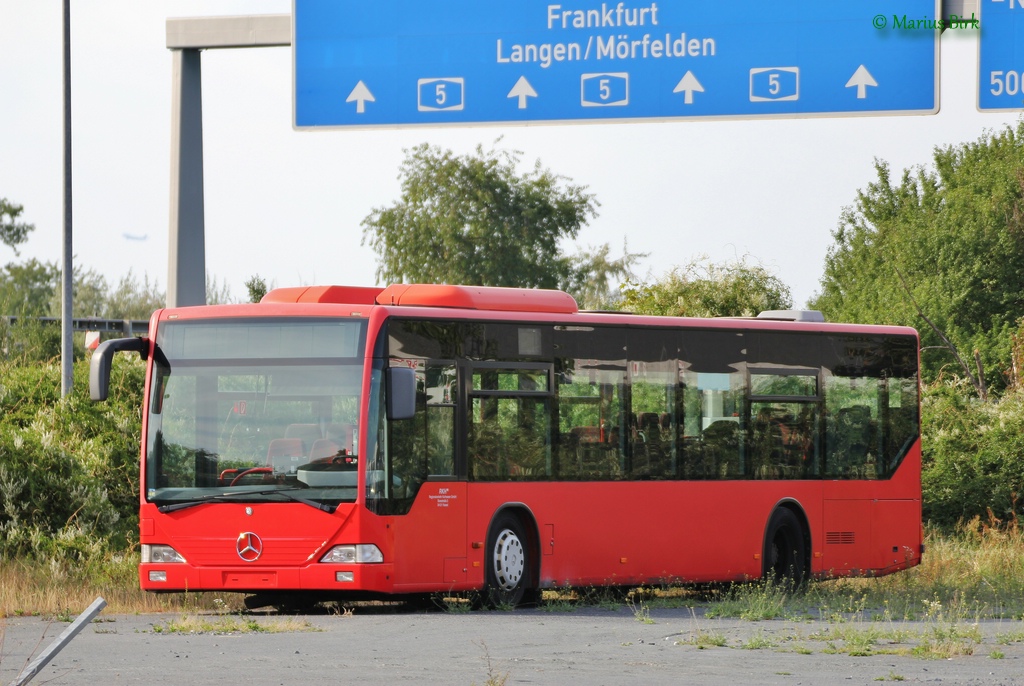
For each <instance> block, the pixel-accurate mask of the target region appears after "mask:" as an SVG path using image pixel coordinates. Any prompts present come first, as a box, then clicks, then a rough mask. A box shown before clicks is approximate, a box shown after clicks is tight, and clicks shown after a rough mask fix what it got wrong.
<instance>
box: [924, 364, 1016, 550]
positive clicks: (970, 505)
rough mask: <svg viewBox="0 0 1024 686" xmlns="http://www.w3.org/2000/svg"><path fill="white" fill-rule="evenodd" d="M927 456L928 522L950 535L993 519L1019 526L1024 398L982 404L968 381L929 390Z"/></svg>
mask: <svg viewBox="0 0 1024 686" xmlns="http://www.w3.org/2000/svg"><path fill="white" fill-rule="evenodd" d="M922 453H923V455H922V457H923V461H924V464H923V470H922V475H921V481H922V487H923V490H924V516H925V520H926V521H930V522H931V523H932V524H935V525H937V526H940V527H942V528H944V529H946V530H949V529H951V528H952V527H953V526H954V525H955V524H957V522H961V521H962V522H967V521H969V520H971V519H973V518H975V517H981V518H982V519H986V520H987V519H989V516H990V514H991V515H992V516H994V517H995V518H997V519H1000V520H1003V521H1015V520H1016V518H1017V507H1018V498H1019V496H1020V495H1022V494H1024V392H1022V391H1019V390H1017V391H1009V392H1007V393H1006V394H1005V395H1004V396H1003V397H1002V398H1000V399H999V400H995V401H989V402H982V401H980V400H978V399H976V398H975V397H973V387H971V386H970V385H969V383H968V382H966V381H962V380H952V381H949V380H947V381H938V382H936V383H934V384H931V385H929V386H927V387H926V388H925V393H924V397H923V403H922Z"/></svg>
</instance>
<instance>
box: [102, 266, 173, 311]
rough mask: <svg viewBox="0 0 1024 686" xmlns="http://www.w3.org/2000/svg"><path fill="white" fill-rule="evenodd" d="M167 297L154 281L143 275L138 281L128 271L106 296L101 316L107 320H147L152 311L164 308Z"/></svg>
mask: <svg viewBox="0 0 1024 686" xmlns="http://www.w3.org/2000/svg"><path fill="white" fill-rule="evenodd" d="M166 303H167V296H166V295H164V292H163V291H162V290H160V286H159V284H157V282H156V281H150V280H149V276H148V275H143V277H142V280H141V281H139V279H138V278H136V276H135V274H134V273H133V272H132V271H131V270H130V269H129V270H128V273H127V274H125V275H124V276H122V277H121V280H120V281H118V282H117V285H116V286H115V287H114V289H113V290H112V291H110V292H109V293H108V295H107V299H106V305H105V308H104V314H103V316H104V317H106V318H108V319H149V316H150V315H151V314H153V311H154V310H158V309H160V308H161V307H164V306H165V305H166Z"/></svg>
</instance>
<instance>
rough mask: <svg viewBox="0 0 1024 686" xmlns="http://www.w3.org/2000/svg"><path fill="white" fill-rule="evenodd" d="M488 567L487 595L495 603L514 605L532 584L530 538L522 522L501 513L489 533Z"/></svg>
mask: <svg viewBox="0 0 1024 686" xmlns="http://www.w3.org/2000/svg"><path fill="white" fill-rule="evenodd" d="M486 564H487V568H486V573H485V583H486V586H485V588H484V595H485V597H486V601H487V603H488V604H489V605H490V606H492V607H515V606H516V605H519V604H520V603H522V602H523V599H524V598H525V597H526V595H527V590H528V587H529V585H530V553H529V542H528V540H527V538H526V532H525V530H524V529H523V525H522V522H520V520H519V519H518V518H517V517H515V516H513V515H511V514H507V513H506V514H502V515H500V516H499V517H498V518H497V520H495V522H494V525H493V526H492V527H491V532H490V535H489V536H488V537H487V562H486Z"/></svg>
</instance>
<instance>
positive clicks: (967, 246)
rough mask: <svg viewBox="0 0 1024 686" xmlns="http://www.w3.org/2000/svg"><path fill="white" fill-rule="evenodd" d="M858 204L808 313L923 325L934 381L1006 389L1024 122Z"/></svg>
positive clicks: (962, 147)
mask: <svg viewBox="0 0 1024 686" xmlns="http://www.w3.org/2000/svg"><path fill="white" fill-rule="evenodd" d="M875 170H876V174H877V180H876V181H875V182H873V183H871V184H869V185H868V187H867V190H864V191H859V192H858V193H857V201H856V203H855V204H854V206H853V207H851V208H848V209H846V210H844V212H843V214H842V216H841V218H840V221H839V225H838V227H837V228H836V230H835V231H834V232H833V239H834V243H833V245H832V247H831V248H830V249H829V252H828V256H827V258H826V262H825V272H824V275H823V277H822V279H821V292H820V293H819V294H818V295H817V296H816V297H815V298H814V299H813V300H812V306H813V307H816V308H817V309H820V310H822V311H823V312H825V315H826V317H827V318H828V319H830V320H840V321H850V322H871V323H883V324H902V325H909V326H916V327H917V328H918V330H919V331H920V332H921V334H922V346H923V347H924V353H923V355H922V367H923V372H924V375H925V378H926V379H932V378H936V377H938V375H939V374H940V372H941V370H942V369H943V368H949V369H951V370H952V371H953V372H955V373H956V374H958V375H963V376H966V377H970V378H971V379H972V381H973V382H974V383H975V386H976V388H978V389H979V392H981V391H983V389H984V384H982V378H981V375H979V374H977V371H976V370H977V367H978V366H979V365H976V364H974V359H973V358H974V357H975V351H977V358H978V359H979V360H980V366H982V367H983V368H984V379H983V380H984V382H985V384H987V386H989V387H995V388H1001V387H1003V386H1005V385H1006V383H1007V379H1008V376H1009V375H1010V369H1011V348H1012V345H1013V334H1015V333H1016V332H1017V330H1018V322H1019V320H1020V319H1021V317H1022V316H1024V123H1021V124H1019V125H1018V126H1017V128H1016V129H1012V128H1009V127H1007V128H1006V129H1005V130H1003V131H1001V132H994V133H986V134H984V135H982V136H981V137H980V138H979V139H978V140H977V141H975V142H969V143H963V144H959V145H950V146H946V147H941V148H936V149H935V151H934V169H925V168H917V169H914V170H905V171H904V172H903V174H902V176H901V177H900V179H899V181H898V182H897V181H894V179H893V177H892V174H891V172H890V169H889V165H888V164H886V163H885V162H882V161H876V163H875Z"/></svg>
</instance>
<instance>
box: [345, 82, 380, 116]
mask: <svg viewBox="0 0 1024 686" xmlns="http://www.w3.org/2000/svg"><path fill="white" fill-rule="evenodd" d="M345 102H354V103H355V104H356V113H357V114H362V113H364V112H366V103H367V102H377V99H376V98H374V97H373V93H371V92H370V89H369V88H367V87H366V84H365V83H363V82H362V81H360V82H359V83H357V84H356V87H355V88H353V89H352V92H351V93H349V94H348V97H347V98H345Z"/></svg>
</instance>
